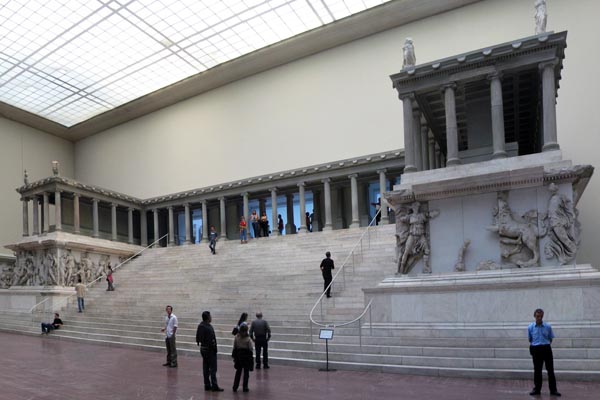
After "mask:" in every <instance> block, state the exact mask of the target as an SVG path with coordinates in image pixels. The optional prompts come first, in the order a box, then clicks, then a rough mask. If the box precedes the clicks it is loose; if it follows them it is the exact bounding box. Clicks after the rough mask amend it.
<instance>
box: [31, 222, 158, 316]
mask: <svg viewBox="0 0 600 400" xmlns="http://www.w3.org/2000/svg"><path fill="white" fill-rule="evenodd" d="M168 235H169V234H168V233H166V234H164V235H163V236H161V237H160V238H159V239H157V240H155V241H154V242H152V243H151V244H149V245H148V246H146V247H144V248H143V249H141V250H140V251H138V252H137V253H135V254H134V255H132V256H131V257H129V258H128V259H126V260H125V261H122V262H120V263H119V264H117V265H115V267H114V268H113V272H114V271H116V270H117V269H119V268H121V267H122V266H123V265H124V264H125V263H127V262H129V261H130V260H132V259H133V258H135V257H137V256H139V255H140V254H142V253H143V252H144V251H146V250H148V249H149V248H150V247H152V246H154V245H155V244H156V243H158V242H160V241H161V240H163V239H164V238H165V237H167V236H168ZM101 278H103V276H102V275H100V276H98V277H97V278H96V279H94V280H93V281H91V282H90V283H87V284H86V285H85V287H86V289H87V288H88V287H90V286H92V284H94V283H96V281H98V280H100V279H101ZM76 294H77V293H72V294H70V295H68V296H67V297H64V298H62V299H61V302H62V303H65V304H67V303H68V301H69V300H70V299H71V298H72V297H73V296H75V295H76ZM50 299H51V297H46V298H45V299H44V300H42V301H40V302H39V303H37V304H35V305H34V306H33V307H31V309H30V310H29V312H30V313H33V312H34V310H35V309H36V308H37V307H38V306H40V305H42V304H44V303H45V302H47V301H48V300H50ZM61 307H62V305H61Z"/></svg>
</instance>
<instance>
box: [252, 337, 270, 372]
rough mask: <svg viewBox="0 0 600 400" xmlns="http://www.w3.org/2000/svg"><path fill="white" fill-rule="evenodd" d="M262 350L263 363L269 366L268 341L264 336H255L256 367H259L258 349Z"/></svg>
mask: <svg viewBox="0 0 600 400" xmlns="http://www.w3.org/2000/svg"><path fill="white" fill-rule="evenodd" d="M261 349H262V350H263V365H264V366H265V367H268V366H269V341H268V340H267V337H266V336H256V338H255V341H254V350H255V351H256V367H257V368H260V350H261Z"/></svg>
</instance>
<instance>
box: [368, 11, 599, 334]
mask: <svg viewBox="0 0 600 400" xmlns="http://www.w3.org/2000/svg"><path fill="white" fill-rule="evenodd" d="M540 7H541V6H540ZM544 12H545V10H544ZM544 25H545V20H544ZM540 29H541V28H540ZM566 38H567V32H558V33H554V32H548V33H546V32H544V31H541V32H540V34H538V35H536V36H532V37H527V38H522V39H518V40H514V41H512V42H509V43H502V44H498V45H495V46H490V47H487V48H483V49H479V50H475V51H471V52H468V53H465V54H459V55H456V56H452V57H448V58H445V59H442V60H438V61H434V62H431V63H427V64H422V65H417V66H410V65H409V66H406V67H405V68H403V69H402V70H401V71H400V72H399V73H397V74H394V75H392V76H391V79H392V82H393V85H394V88H395V89H396V90H397V91H398V94H399V97H400V99H401V100H402V103H403V110H404V139H405V145H406V148H405V160H406V166H405V169H404V174H403V175H402V178H401V183H400V184H399V185H396V186H394V190H393V191H392V192H390V193H387V194H386V196H385V197H386V200H387V201H388V203H389V204H390V205H391V207H392V208H393V210H394V213H395V215H396V238H397V252H396V254H397V265H398V269H397V271H396V272H397V273H396V275H395V276H393V277H390V278H388V279H386V280H384V281H383V282H381V283H380V284H379V285H378V286H377V287H375V288H369V289H365V294H366V297H367V300H369V299H373V310H374V320H375V319H377V320H378V322H380V323H383V324H389V323H392V324H393V323H404V322H448V323H461V324H462V323H477V322H491V321H506V322H508V321H511V322H518V321H527V320H529V319H530V317H531V312H532V310H534V309H535V308H539V307H541V308H544V309H547V310H552V311H550V312H552V316H551V318H552V320H553V321H573V320H586V319H594V318H598V317H600V313H599V312H598V311H597V307H596V306H595V305H597V303H598V301H599V300H600V273H599V272H598V271H597V270H596V269H595V268H593V267H592V266H590V265H578V264H576V255H577V249H578V246H579V244H580V240H581V239H580V223H579V221H578V218H577V214H578V213H577V203H578V201H579V199H580V197H581V196H582V194H583V192H584V190H585V187H586V185H587V183H588V181H589V179H590V178H591V176H592V173H593V170H594V168H593V167H592V166H590V165H576V164H574V163H573V162H571V161H570V160H565V159H564V158H563V156H562V153H561V150H560V147H559V144H558V140H557V131H556V111H555V106H556V96H557V91H558V83H559V81H560V79H561V70H562V67H563V59H564V56H565V52H564V50H565V48H566ZM423 147H425V148H427V147H428V148H429V150H435V149H438V148H439V149H441V152H442V153H443V159H444V162H443V165H444V166H445V167H444V168H440V169H435V170H428V169H427V167H428V165H430V160H427V154H428V153H429V152H428V151H423ZM457 255H458V257H457Z"/></svg>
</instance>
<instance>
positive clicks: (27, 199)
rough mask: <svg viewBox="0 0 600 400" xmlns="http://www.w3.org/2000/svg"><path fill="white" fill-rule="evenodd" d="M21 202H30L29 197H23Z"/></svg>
mask: <svg viewBox="0 0 600 400" xmlns="http://www.w3.org/2000/svg"><path fill="white" fill-rule="evenodd" d="M21 201H29V197H25V196H23V197H21Z"/></svg>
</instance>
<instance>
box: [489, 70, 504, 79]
mask: <svg viewBox="0 0 600 400" xmlns="http://www.w3.org/2000/svg"><path fill="white" fill-rule="evenodd" d="M503 76H504V73H503V72H502V71H494V72H490V73H489V74H488V75H487V76H486V79H487V80H488V81H493V80H495V79H499V80H502V77H503Z"/></svg>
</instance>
